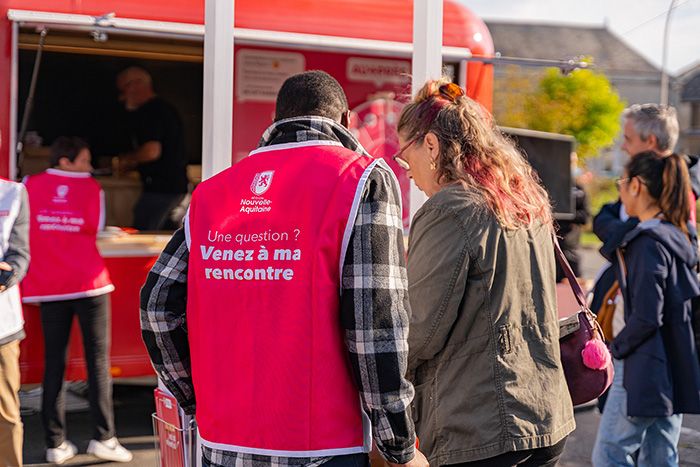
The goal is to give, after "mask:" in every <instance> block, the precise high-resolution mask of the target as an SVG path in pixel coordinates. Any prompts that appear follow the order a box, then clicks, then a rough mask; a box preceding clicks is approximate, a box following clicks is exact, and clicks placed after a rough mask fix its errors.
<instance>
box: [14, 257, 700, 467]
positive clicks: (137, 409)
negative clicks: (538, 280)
mask: <svg viewBox="0 0 700 467" xmlns="http://www.w3.org/2000/svg"><path fill="white" fill-rule="evenodd" d="M581 256H582V275H583V277H584V278H593V277H595V274H596V272H597V271H598V270H599V269H600V267H601V266H602V265H603V260H602V258H600V256H599V255H598V254H597V252H596V250H595V249H582V250H581ZM154 386H155V382H154V380H153V379H148V378H147V379H145V380H140V381H133V380H132V381H116V382H115V386H114V405H115V421H116V426H117V434H118V436H119V440H120V441H121V443H122V444H123V445H124V446H125V447H127V448H128V449H130V450H131V451H132V452H133V453H134V459H133V461H132V462H130V463H129V464H128V465H130V466H137V467H154V466H157V465H158V463H157V458H156V450H155V448H154V441H155V440H154V437H153V426H152V423H151V414H152V413H153V412H154V410H155V407H154V403H153V388H154ZM78 389H80V388H79V387H78ZM78 392H79V391H78ZM36 397H37V396H36V393H34V394H33V395H31V394H30V395H29V397H25V400H27V401H29V402H28V403H27V404H26V405H27V407H32V406H33V407H34V408H36V407H37V405H36ZM70 397H71V399H70V400H69V401H68V406H69V409H71V412H69V413H68V415H67V427H68V438H69V439H70V440H71V441H73V442H74V443H75V444H76V445H77V446H78V449H79V452H81V453H85V450H86V449H87V444H88V442H89V440H90V438H91V423H90V414H89V411H88V409H87V407H86V405H85V404H84V401H81V400H80V398H79V397H77V396H76V395H75V394H72V395H71V396H70ZM32 398H34V401H31V399H32ZM23 420H24V429H25V445H24V458H25V465H26V466H32V467H38V466H48V465H51V464H46V463H44V442H43V431H42V428H41V418H40V416H39V414H38V412H36V411H35V410H32V409H31V408H29V409H28V410H27V413H26V414H25V415H24V416H23ZM599 420H600V414H599V413H598V410H597V409H596V408H595V407H594V406H592V405H589V406H586V407H582V408H579V409H577V410H576V424H577V428H576V431H574V432H573V433H572V434H571V436H570V437H569V440H568V442H567V445H566V450H565V451H564V455H563V457H562V460H561V462H560V464H559V465H561V466H563V467H580V466H589V465H591V464H590V460H589V459H590V454H591V450H592V448H593V443H594V442H595V435H596V431H597V429H598V423H599ZM679 448H680V459H681V465H682V466H688V467H690V466H693V467H700V416H698V415H686V416H685V417H684V420H683V429H682V432H681V439H680V443H679ZM64 465H68V466H88V465H101V466H115V467H116V466H119V465H127V464H116V463H110V462H101V461H99V460H97V459H95V458H94V457H92V456H89V455H87V454H81V455H78V456H77V457H75V458H74V459H73V460H72V461H70V462H67V463H66V464H64Z"/></svg>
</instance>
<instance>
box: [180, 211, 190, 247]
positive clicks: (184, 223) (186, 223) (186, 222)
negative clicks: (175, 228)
mask: <svg viewBox="0 0 700 467" xmlns="http://www.w3.org/2000/svg"><path fill="white" fill-rule="evenodd" d="M182 227H183V228H184V230H185V244H186V245H187V250H188V251H189V250H190V249H191V247H192V234H191V233H190V207H189V206H187V212H186V213H185V217H184V219H182Z"/></svg>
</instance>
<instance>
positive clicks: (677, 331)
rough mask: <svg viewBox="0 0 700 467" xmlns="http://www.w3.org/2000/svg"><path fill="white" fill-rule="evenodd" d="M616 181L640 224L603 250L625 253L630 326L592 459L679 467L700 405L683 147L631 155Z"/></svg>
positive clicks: (618, 350)
mask: <svg viewBox="0 0 700 467" xmlns="http://www.w3.org/2000/svg"><path fill="white" fill-rule="evenodd" d="M617 185H618V187H619V190H620V199H621V201H622V203H623V205H624V207H625V211H626V212H627V213H628V214H629V216H631V217H634V218H636V219H638V220H639V223H638V224H637V225H636V226H635V227H634V228H633V229H632V230H630V231H629V232H627V233H626V234H625V235H624V237H623V238H622V240H621V241H620V242H619V244H618V245H616V246H615V248H609V247H608V245H606V246H604V247H603V249H602V250H601V251H602V252H603V253H604V254H605V255H606V257H608V258H609V259H611V258H612V257H613V256H616V257H617V259H618V261H617V263H616V267H615V268H614V271H615V275H616V278H617V280H618V282H619V284H620V286H621V292H622V295H623V298H624V318H625V323H626V324H625V327H624V328H623V329H622V330H621V331H620V332H619V333H618V334H617V336H616V337H615V338H614V339H613V341H612V343H611V351H612V355H613V357H614V366H615V377H614V379H613V384H612V387H611V388H610V391H609V395H608V398H607V402H606V404H605V410H604V411H603V416H602V418H601V421H600V425H599V427H598V436H597V439H596V443H595V447H594V449H593V457H592V461H593V465H594V466H608V465H629V466H632V465H640V466H655V467H663V466H677V465H678V440H679V437H680V430H681V423H682V415H681V414H683V413H700V365H699V364H698V353H697V349H696V348H695V342H694V338H693V329H692V326H691V316H692V308H691V299H692V298H693V297H697V296H699V295H700V284H698V278H697V275H696V272H695V271H696V267H697V264H698V254H697V239H696V232H695V227H694V226H693V225H692V224H689V223H688V221H689V218H690V215H689V212H690V206H689V198H688V195H687V193H688V190H689V189H690V180H689V176H688V168H687V164H686V162H685V160H684V159H683V158H682V157H681V156H679V155H678V154H670V155H668V156H660V155H658V154H657V153H655V152H653V151H645V152H642V153H641V154H638V155H636V156H635V157H633V158H632V159H631V160H630V161H629V162H628V163H627V166H626V168H625V171H624V175H623V177H622V178H620V179H619V180H617ZM637 453H638V454H637ZM635 457H636V459H635Z"/></svg>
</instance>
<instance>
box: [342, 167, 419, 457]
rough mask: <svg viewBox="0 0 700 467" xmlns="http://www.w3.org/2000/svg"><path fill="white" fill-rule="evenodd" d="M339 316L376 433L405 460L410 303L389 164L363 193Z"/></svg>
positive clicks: (408, 448)
mask: <svg viewBox="0 0 700 467" xmlns="http://www.w3.org/2000/svg"><path fill="white" fill-rule="evenodd" d="M342 288H343V291H342V296H341V316H342V322H343V327H344V329H345V337H346V343H347V347H348V350H349V353H350V361H351V366H352V369H353V372H354V375H355V379H356V381H357V384H358V386H359V390H360V395H361V398H362V402H363V405H364V409H365V411H366V412H367V414H368V415H369V418H370V420H371V422H372V430H373V436H374V440H375V442H376V444H377V447H378V449H379V450H380V451H381V453H382V454H383V456H384V457H385V458H386V459H387V460H389V461H390V462H393V463H406V462H408V461H409V460H411V459H412V458H413V456H414V445H415V431H414V426H413V421H412V419H411V417H410V415H409V413H408V412H407V407H408V406H409V404H410V403H411V401H412V399H413V386H412V385H411V383H410V382H409V381H408V380H406V378H405V375H406V369H407V358H408V343H407V337H408V323H409V318H408V317H409V302H408V291H407V289H408V285H407V276H406V265H405V256H404V245H403V225H402V221H401V204H400V194H399V191H398V184H397V183H396V179H395V178H394V176H393V174H391V173H390V171H389V169H387V168H385V167H381V166H377V167H376V168H375V169H373V170H372V172H371V174H370V177H369V179H368V181H367V184H366V185H365V188H364V192H363V194H362V200H361V203H360V207H359V211H358V213H357V218H356V220H355V225H354V228H353V232H352V235H351V237H350V244H349V246H348V252H347V255H346V257H345V263H344V266H343V287H342Z"/></svg>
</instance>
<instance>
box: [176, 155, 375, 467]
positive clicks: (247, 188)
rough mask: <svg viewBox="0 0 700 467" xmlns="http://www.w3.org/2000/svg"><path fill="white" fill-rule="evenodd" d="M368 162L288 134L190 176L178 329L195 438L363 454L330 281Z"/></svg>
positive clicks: (281, 450) (226, 445) (276, 449)
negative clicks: (199, 177)
mask: <svg viewBox="0 0 700 467" xmlns="http://www.w3.org/2000/svg"><path fill="white" fill-rule="evenodd" d="M377 162H379V161H375V160H374V159H372V158H370V157H367V156H361V155H359V154H357V153H355V152H352V151H349V150H347V149H345V148H343V147H342V146H340V145H339V144H338V143H331V142H325V141H324V142H319V141H313V142H304V143H292V144H284V145H278V146H270V147H266V148H261V149H258V150H256V151H253V152H252V153H251V155H250V157H248V158H246V159H244V160H242V161H241V162H238V163H237V164H236V165H235V166H234V167H231V168H229V169H227V170H225V171H223V172H222V173H220V174H218V175H216V176H215V177H213V178H211V179H209V180H207V181H205V182H203V183H202V184H200V185H199V186H198V187H197V190H196V191H195V193H194V195H193V198H192V203H191V205H190V210H189V214H188V219H187V221H186V227H185V231H186V235H187V239H188V245H189V247H190V256H189V270H188V295H187V328H188V330H189V344H190V349H191V358H192V376H193V382H194V386H195V393H196V395H197V424H198V426H199V432H200V435H201V439H202V444H203V445H205V446H209V447H211V448H214V449H223V450H227V451H236V452H243V453H252V454H261V455H267V456H287V457H315V456H332V455H342V454H351V453H359V452H368V451H369V448H370V446H371V438H370V430H369V423H368V422H367V423H365V422H366V420H364V419H366V417H363V414H364V412H363V411H362V409H361V404H360V396H359V393H358V389H357V386H356V385H355V384H354V382H353V379H352V375H351V370H350V368H349V363H348V357H347V348H346V346H345V342H344V333H343V330H342V327H341V323H340V303H339V299H340V293H339V292H340V287H341V283H340V278H341V272H340V271H341V268H342V265H343V262H344V257H345V252H346V251H347V243H348V241H349V237H350V233H351V232H352V228H353V225H354V220H355V217H356V215H357V209H358V205H359V200H360V196H361V193H362V189H363V187H364V184H365V181H366V179H367V176H368V175H369V172H370V170H371V168H372V167H373V166H374V164H376V163H377ZM363 418H364V419H363Z"/></svg>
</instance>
